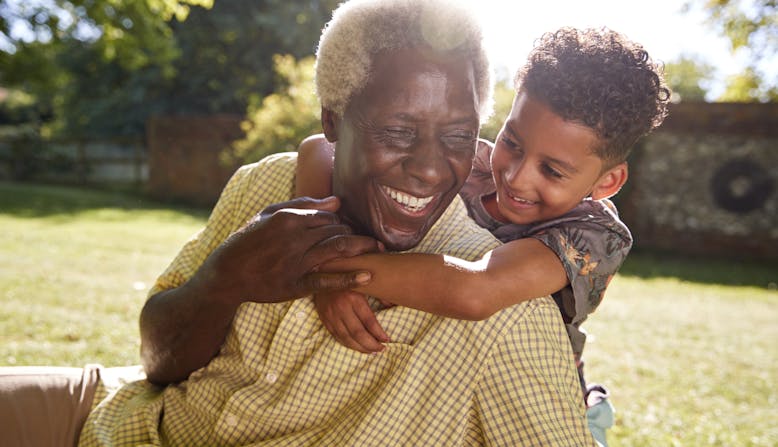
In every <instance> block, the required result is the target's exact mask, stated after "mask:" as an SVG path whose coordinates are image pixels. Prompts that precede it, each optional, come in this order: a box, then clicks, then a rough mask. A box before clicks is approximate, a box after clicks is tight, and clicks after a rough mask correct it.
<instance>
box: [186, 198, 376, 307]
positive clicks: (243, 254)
mask: <svg viewBox="0 0 778 447" xmlns="http://www.w3.org/2000/svg"><path fill="white" fill-rule="evenodd" d="M339 206H340V202H339V200H338V199H337V198H334V197H329V198H326V199H322V200H316V199H311V198H299V199H294V200H290V201H288V202H283V203H279V204H275V205H271V206H269V207H267V208H266V209H265V210H263V211H262V212H261V213H259V214H258V215H257V216H255V217H254V219H252V220H251V221H250V222H249V223H248V224H246V225H245V226H244V227H243V228H241V229H240V230H238V231H237V232H235V233H234V234H233V235H232V236H230V237H229V238H228V239H227V240H226V241H225V242H224V244H222V245H221V246H220V247H218V248H217V249H216V250H215V251H214V252H213V253H212V254H211V256H210V257H209V258H208V259H207V260H206V261H205V263H203V266H202V267H201V269H200V271H198V273H197V275H196V277H197V279H196V280H197V281H198V282H200V286H201V287H204V288H206V289H208V290H216V291H218V293H220V294H221V295H223V296H225V297H226V298H227V299H230V300H231V301H232V302H233V303H240V302H244V301H255V302H279V301H285V300H290V299H294V298H299V297H301V296H305V295H308V294H311V293H313V292H318V291H323V290H344V289H349V288H353V287H358V286H359V285H364V284H365V283H367V282H368V281H369V279H370V274H369V272H347V273H328V274H326V275H325V274H321V275H318V276H317V275H313V276H308V277H306V276H305V275H306V274H307V273H310V272H312V271H314V270H315V269H316V268H317V267H318V266H319V265H321V264H323V263H326V262H327V261H330V260H333V259H337V258H343V257H350V256H355V255H358V254H362V253H368V252H375V251H377V250H378V243H377V242H376V241H375V240H374V239H372V238H370V237H366V236H355V235H353V234H352V232H351V229H350V228H349V227H348V226H347V225H344V224H342V223H340V219H339V218H338V216H337V215H336V214H335V211H337V209H338V207H339Z"/></svg>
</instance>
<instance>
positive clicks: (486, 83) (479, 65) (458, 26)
mask: <svg viewBox="0 0 778 447" xmlns="http://www.w3.org/2000/svg"><path fill="white" fill-rule="evenodd" d="M420 47H426V48H430V49H433V50H435V51H439V52H441V53H444V54H445V53H449V52H453V53H456V54H461V55H463V56H464V57H466V58H468V59H469V60H470V61H472V64H473V70H474V76H475V89H476V94H477V96H478V107H479V112H480V118H481V122H484V121H485V120H486V119H487V118H488V117H489V115H490V114H491V112H492V104H493V99H492V76H491V67H490V64H489V57H488V55H487V52H486V50H485V48H484V44H483V35H482V29H481V24H480V22H479V20H478V19H477V17H476V16H475V14H474V13H473V11H472V10H469V9H468V8H466V7H464V6H463V5H461V4H457V3H456V2H452V1H451V0H351V1H347V2H345V3H343V4H341V5H340V6H339V7H338V8H337V9H336V10H335V12H334V13H333V16H332V20H330V22H329V23H328V24H327V25H326V26H325V28H324V31H323V32H322V35H321V39H320V40H319V46H318V49H317V54H316V56H317V57H316V93H317V95H318V96H319V101H320V102H321V105H322V107H324V108H327V109H329V110H332V111H333V112H335V113H336V114H338V115H340V116H343V113H344V112H345V110H346V106H347V105H348V103H349V101H350V100H351V99H352V98H353V97H354V96H355V95H356V94H358V93H359V92H361V91H362V89H364V88H365V86H366V85H367V83H368V80H369V79H370V73H371V65H372V60H373V57H374V56H375V55H376V54H378V53H380V52H382V51H387V50H396V49H397V50H399V49H405V48H420Z"/></svg>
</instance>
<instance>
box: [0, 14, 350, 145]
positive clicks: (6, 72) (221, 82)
mask: <svg viewBox="0 0 778 447" xmlns="http://www.w3.org/2000/svg"><path fill="white" fill-rule="evenodd" d="M1 1H2V4H0V33H2V36H0V85H3V86H6V87H12V88H16V89H20V90H23V91H25V92H27V93H29V94H31V95H32V96H33V97H35V98H36V99H37V100H38V101H39V103H40V104H42V107H43V108H46V109H49V110H51V114H52V115H53V117H54V123H53V124H52V125H51V126H50V128H51V129H52V130H53V131H54V132H57V133H59V134H62V135H67V136H71V137H94V136H113V135H131V136H142V135H143V132H144V125H145V122H146V120H147V119H148V118H149V117H150V116H152V115H154V114H211V113H235V114H243V113H245V111H246V107H247V106H248V104H250V103H251V102H252V101H258V100H259V99H260V98H261V97H262V96H264V95H266V94H269V93H271V92H272V91H273V90H274V88H275V84H274V82H275V77H274V75H273V72H272V70H271V69H270V67H271V66H272V55H273V54H275V53H289V54H293V55H295V56H296V57H303V56H305V55H310V54H312V53H313V51H314V48H315V43H316V41H317V38H318V35H319V32H320V30H321V27H322V26H323V24H324V22H325V20H326V19H327V18H328V17H329V15H330V11H331V10H332V8H334V6H335V5H336V3H337V2H336V0H310V1H306V2H288V1H283V0H256V1H253V0H219V1H218V2H215V4H213V7H212V8H209V7H210V6H211V5H210V0H154V1H149V0H72V1H67V0H34V1H33V2H32V3H19V0H1ZM30 5H32V6H30ZM184 18H186V20H185V21H183V19H184ZM14 24H16V25H14ZM19 24H22V25H23V27H26V29H27V30H28V33H27V34H26V36H19V35H13V34H12V32H11V30H12V29H13V28H14V26H16V27H17V28H18V27H19ZM2 38H4V39H2ZM3 42H5V45H4V46H3V45H2V44H3Z"/></svg>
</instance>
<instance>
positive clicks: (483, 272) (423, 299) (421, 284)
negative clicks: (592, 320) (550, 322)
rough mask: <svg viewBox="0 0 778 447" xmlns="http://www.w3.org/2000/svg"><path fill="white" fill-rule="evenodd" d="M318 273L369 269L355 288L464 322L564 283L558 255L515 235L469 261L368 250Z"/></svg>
mask: <svg viewBox="0 0 778 447" xmlns="http://www.w3.org/2000/svg"><path fill="white" fill-rule="evenodd" d="M321 270H322V271H355V270H368V271H370V272H371V273H372V279H371V282H370V283H369V284H368V285H367V286H364V287H361V288H359V289H356V290H357V291H359V292H363V293H366V294H369V295H372V296H375V297H377V298H381V299H383V300H386V301H389V302H391V303H394V304H398V305H401V306H406V307H411V308H414V309H419V310H423V311H426V312H430V313H434V314H437V315H442V316H446V317H453V318H459V319H466V320H482V319H486V318H488V317H489V316H491V315H492V314H494V313H495V312H497V311H499V310H501V309H504V308H506V307H509V306H512V305H514V304H517V303H520V302H522V301H526V300H529V299H531V298H536V297H539V296H544V295H548V294H551V293H554V292H556V291H558V290H560V289H562V288H563V287H564V286H565V285H566V284H567V282H568V279H567V274H566V272H565V270H564V268H563V266H562V263H561V261H560V260H559V257H558V256H557V255H556V254H555V253H554V252H553V251H552V250H551V249H549V248H548V247H547V246H546V245H544V244H543V243H542V242H540V241H538V240H536V239H533V238H525V239H517V240H515V241H511V242H509V243H507V244H505V245H502V246H500V247H498V248H496V249H494V250H492V251H491V252H489V253H487V254H486V255H485V256H484V257H483V258H481V259H480V260H478V261H474V262H470V261H464V260H462V259H459V258H454V257H450V256H446V255H439V254H423V253H401V254H367V255H362V256H357V257H354V258H349V259H343V260H337V261H335V262H331V263H328V264H326V265H324V266H322V269H321Z"/></svg>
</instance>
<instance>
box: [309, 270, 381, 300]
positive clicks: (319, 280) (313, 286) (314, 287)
mask: <svg viewBox="0 0 778 447" xmlns="http://www.w3.org/2000/svg"><path fill="white" fill-rule="evenodd" d="M370 279H371V275H370V272H368V271H364V270H362V271H356V272H345V273H319V272H313V273H308V274H306V275H305V276H303V277H302V278H301V279H300V289H302V292H303V293H305V294H311V293H320V292H330V291H336V290H349V289H355V288H357V287H360V286H364V285H366V284H368V283H369V282H370Z"/></svg>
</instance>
